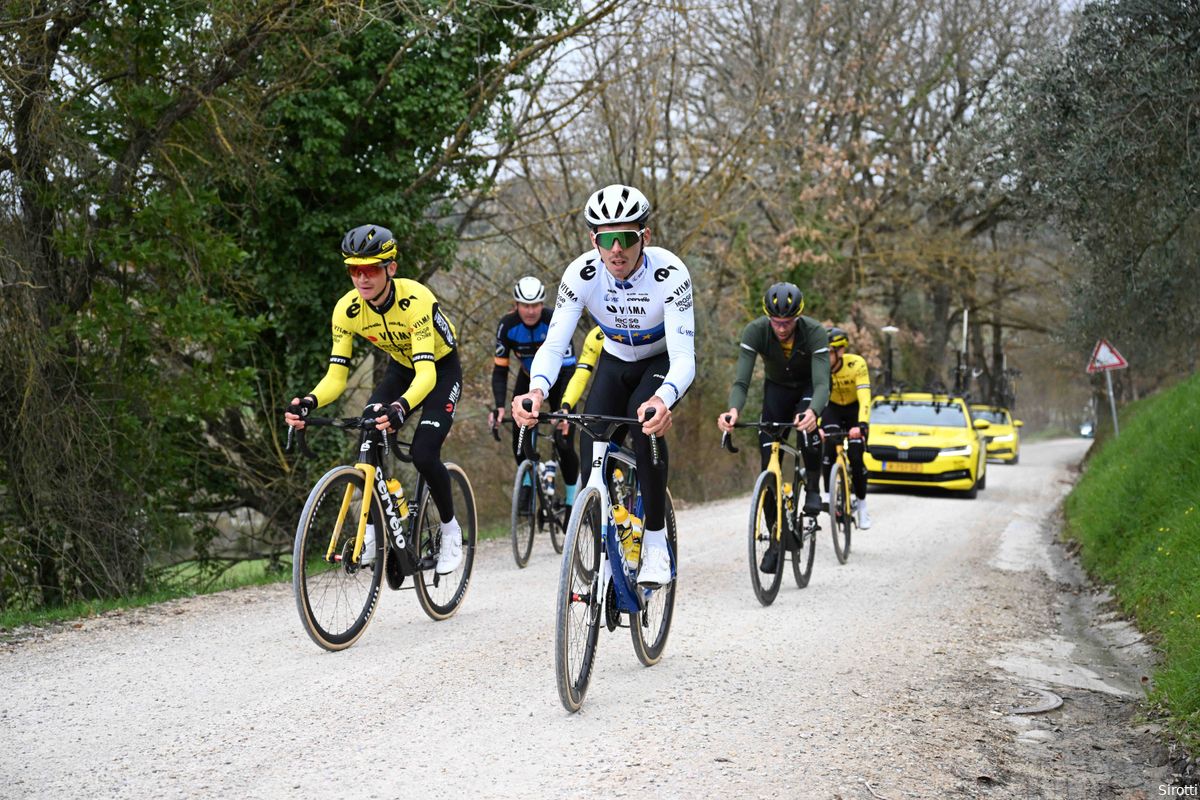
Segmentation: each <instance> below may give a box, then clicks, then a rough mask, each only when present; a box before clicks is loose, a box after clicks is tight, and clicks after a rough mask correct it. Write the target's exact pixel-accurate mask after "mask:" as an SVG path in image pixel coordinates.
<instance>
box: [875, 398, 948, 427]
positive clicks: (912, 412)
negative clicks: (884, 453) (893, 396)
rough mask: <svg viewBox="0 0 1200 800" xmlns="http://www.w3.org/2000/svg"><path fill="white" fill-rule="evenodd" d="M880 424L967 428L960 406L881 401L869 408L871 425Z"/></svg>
mask: <svg viewBox="0 0 1200 800" xmlns="http://www.w3.org/2000/svg"><path fill="white" fill-rule="evenodd" d="M880 422H889V423H900V424H903V425H937V426H941V427H944V428H965V427H967V420H966V417H964V416H963V411H962V406H960V405H958V404H957V403H933V402H928V401H913V400H900V401H894V400H893V401H889V400H881V401H879V402H877V403H875V405H873V406H871V424H872V425H875V424H877V423H880Z"/></svg>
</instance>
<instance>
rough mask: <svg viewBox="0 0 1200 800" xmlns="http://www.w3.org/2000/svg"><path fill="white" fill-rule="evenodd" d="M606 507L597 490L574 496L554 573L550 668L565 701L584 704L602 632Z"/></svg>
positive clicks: (573, 705) (567, 704)
mask: <svg viewBox="0 0 1200 800" xmlns="http://www.w3.org/2000/svg"><path fill="white" fill-rule="evenodd" d="M605 516H606V515H605V513H604V509H603V508H602V504H601V502H600V491H599V490H598V489H596V488H595V487H590V488H587V489H584V490H583V491H582V492H580V493H579V496H578V497H576V498H575V508H574V509H573V510H572V512H571V521H570V522H569V523H568V524H567V538H566V542H565V543H564V546H563V551H564V553H563V558H562V563H561V565H560V567H559V573H558V599H557V602H556V604H555V616H556V617H557V620H556V623H555V629H554V674H555V681H556V683H557V684H558V697H559V699H560V700H561V701H562V704H563V707H564V708H566V709H567V711H570V712H571V713H574V712H576V711H578V710H579V708H580V707H581V706H582V705H583V697H584V695H585V694H587V689H588V683H589V682H590V681H591V679H592V665H593V663H595V660H596V645H597V642H598V640H599V636H600V605H601V598H602V594H601V588H600V541H601V536H602V534H603V531H604V527H603V526H604V521H605Z"/></svg>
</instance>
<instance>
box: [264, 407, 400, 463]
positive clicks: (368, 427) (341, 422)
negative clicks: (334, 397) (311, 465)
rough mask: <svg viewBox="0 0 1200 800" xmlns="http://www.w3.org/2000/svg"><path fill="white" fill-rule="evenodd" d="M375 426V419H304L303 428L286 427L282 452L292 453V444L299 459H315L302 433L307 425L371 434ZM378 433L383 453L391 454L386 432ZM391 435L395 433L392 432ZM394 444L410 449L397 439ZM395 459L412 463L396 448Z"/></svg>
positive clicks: (375, 429)
mask: <svg viewBox="0 0 1200 800" xmlns="http://www.w3.org/2000/svg"><path fill="white" fill-rule="evenodd" d="M377 424H378V423H377V422H376V421H375V417H305V418H304V427H303V428H293V427H292V426H291V425H289V426H288V437H287V446H286V447H285V448H284V452H285V453H290V452H292V444H293V442H294V443H295V445H296V449H298V450H299V451H300V455H301V457H303V458H315V457H316V455H317V454H316V453H314V452H313V451H312V450H311V449H309V447H308V442H307V441H306V439H305V435H304V432H305V430H307V428H308V426H309V425H313V426H316V427H318V428H320V427H330V428H340V429H342V430H360V431H366V432H371V431H377V430H378V429H377V428H376V427H375V426H376V425H377ZM378 432H379V433H381V434H383V451H384V453H388V452H391V445H390V444H389V442H388V436H387V432H386V431H378ZM392 433H395V432H394V431H393V432H392ZM396 444H397V445H403V446H405V447H409V448H411V447H412V442H406V441H403V440H401V439H400V438H399V437H397V439H396ZM396 458H398V459H400V460H401V461H404V462H411V461H412V456H410V455H407V454H405V453H402V452H401V451H400V450H399V448H397V450H396Z"/></svg>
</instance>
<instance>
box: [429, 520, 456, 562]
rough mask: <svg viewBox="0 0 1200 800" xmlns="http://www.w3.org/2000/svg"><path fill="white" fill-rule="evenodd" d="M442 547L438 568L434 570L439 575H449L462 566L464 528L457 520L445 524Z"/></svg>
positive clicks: (439, 553) (443, 524)
mask: <svg viewBox="0 0 1200 800" xmlns="http://www.w3.org/2000/svg"><path fill="white" fill-rule="evenodd" d="M441 527H442V545H441V547H440V548H439V550H438V560H437V566H436V567H435V568H434V570H435V571H436V572H437V574H438V575H449V574H450V573H451V572H454V570H456V569H458V566H459V565H460V564H462V560H463V551H462V528H461V527H459V524H458V522H457V521H455V520H451V521H450V522H443V523H442V525H441Z"/></svg>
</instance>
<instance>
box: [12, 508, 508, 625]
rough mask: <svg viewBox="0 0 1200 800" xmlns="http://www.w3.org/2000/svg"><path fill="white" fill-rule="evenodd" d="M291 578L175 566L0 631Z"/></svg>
mask: <svg viewBox="0 0 1200 800" xmlns="http://www.w3.org/2000/svg"><path fill="white" fill-rule="evenodd" d="M508 535H509V523H508V522H503V523H495V524H493V525H488V526H486V527H482V528H480V530H479V535H478V541H481V542H483V541H487V540H489V539H503V538H508ZM291 579H292V560H291V559H290V558H285V559H283V560H282V561H280V562H277V564H276V567H275V568H274V569H272V568H270V567H269V562H268V561H267V560H266V559H260V560H256V561H241V562H238V563H236V564H233V565H232V566H231V567H229V568H228V569H226V570H224V571H223V572H220V573H214V572H212V571H211V570H210V571H204V570H202V569H201V568H200V565H199V564H198V563H197V562H194V561H189V562H185V563H182V564H176V565H174V566H172V567H168V568H167V569H165V570H163V571H162V573H161V574H160V575H159V576H157V588H155V589H152V590H150V591H146V592H143V593H140V594H136V595H133V596H130V597H118V598H113V599H110V600H84V601H79V602H76V603H71V604H69V605H65V606H59V607H56V608H43V609H38V610H36V611H3V612H0V631H5V630H11V629H13V628H18V627H23V626H26V625H34V626H37V625H50V624H53V623H56V622H66V621H69V620H76V619H82V618H86V617H94V616H97V615H99V614H103V613H104V612H106V611H114V610H116V609H121V608H138V607H140V606H148V605H153V604H155V603H163V602H166V601H167V600H175V599H178V598H180V597H195V596H196V595H201V594H212V593H213V592H223V591H225V590H226V589H237V588H240V587H242V586H259V585H262V584H267V583H282V582H288V581H291Z"/></svg>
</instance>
